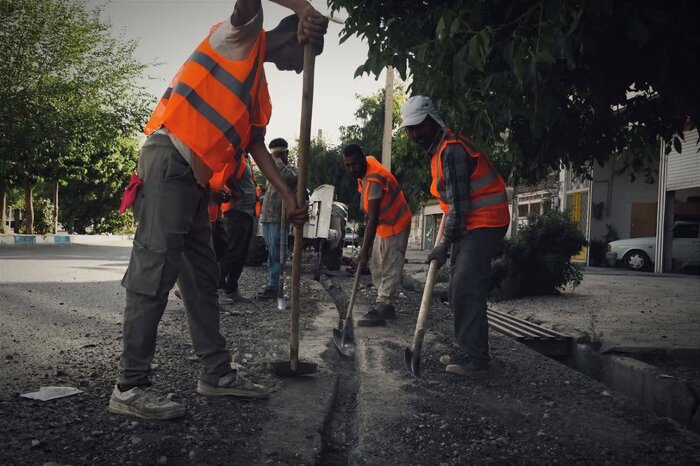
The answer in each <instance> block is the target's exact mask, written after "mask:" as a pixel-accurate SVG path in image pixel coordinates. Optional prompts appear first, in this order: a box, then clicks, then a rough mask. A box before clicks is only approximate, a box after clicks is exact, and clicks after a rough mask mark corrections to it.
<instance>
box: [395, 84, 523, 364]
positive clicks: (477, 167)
mask: <svg viewBox="0 0 700 466" xmlns="http://www.w3.org/2000/svg"><path fill="white" fill-rule="evenodd" d="M401 115H402V118H403V122H402V124H401V128H405V129H406V132H407V133H408V137H409V138H410V139H411V141H413V142H414V143H416V144H418V145H419V146H420V147H422V148H423V149H425V150H426V151H427V152H428V155H429V156H430V157H431V159H430V172H431V174H432V183H431V185H430V193H431V194H432V195H433V196H435V197H436V198H437V199H438V200H439V201H440V208H441V209H442V211H443V212H444V213H445V219H444V221H445V222H446V223H445V233H444V236H443V239H442V241H440V242H439V243H438V244H437V245H436V246H435V248H434V249H433V251H432V252H431V253H430V255H429V256H428V262H430V261H431V260H433V259H435V260H437V261H438V265H440V266H442V265H443V264H444V263H445V262H446V261H447V255H448V252H449V250H450V248H451V249H452V256H451V268H450V286H449V302H450V306H451V307H452V311H453V313H454V327H455V339H456V342H457V343H458V345H459V348H460V352H459V354H457V355H454V356H451V355H445V356H444V357H442V358H441V359H440V360H441V362H442V363H443V364H446V365H447V368H446V370H447V371H448V372H451V373H455V374H460V375H465V376H469V375H479V374H483V373H485V371H486V370H487V369H488V367H489V360H490V357H489V343H488V321H487V319H486V297H487V295H488V291H489V289H488V287H489V278H490V273H491V261H492V259H493V257H494V255H495V254H496V251H497V248H498V246H499V244H500V243H501V240H502V239H503V237H504V235H505V234H506V231H507V230H508V224H509V223H510V214H509V212H508V197H507V195H506V184H505V182H504V181H503V178H501V176H500V175H499V174H498V172H497V171H496V170H495V169H494V168H493V164H492V163H491V161H490V160H489V158H488V156H487V155H486V154H484V153H483V152H482V151H480V150H479V148H477V147H476V145H474V143H473V142H471V141H470V140H469V139H467V138H466V137H464V136H462V135H460V134H456V133H455V132H453V131H452V130H451V129H449V128H448V127H447V126H446V125H445V123H444V122H443V120H442V118H441V117H440V115H439V113H438V111H437V108H436V106H435V104H434V103H433V101H432V100H431V99H430V98H429V97H425V96H414V97H411V98H410V99H408V100H407V101H406V103H405V104H404V105H403V106H402V108H401Z"/></svg>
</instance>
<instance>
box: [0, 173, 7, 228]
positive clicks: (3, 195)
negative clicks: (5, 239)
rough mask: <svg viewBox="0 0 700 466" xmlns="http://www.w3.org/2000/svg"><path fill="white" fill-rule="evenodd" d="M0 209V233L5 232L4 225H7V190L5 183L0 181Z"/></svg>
mask: <svg viewBox="0 0 700 466" xmlns="http://www.w3.org/2000/svg"><path fill="white" fill-rule="evenodd" d="M0 207H1V208H2V213H1V214H0V222H2V223H0V231H2V232H4V231H5V224H6V223H7V215H6V214H7V212H6V209H7V188H5V182H4V181H3V180H0Z"/></svg>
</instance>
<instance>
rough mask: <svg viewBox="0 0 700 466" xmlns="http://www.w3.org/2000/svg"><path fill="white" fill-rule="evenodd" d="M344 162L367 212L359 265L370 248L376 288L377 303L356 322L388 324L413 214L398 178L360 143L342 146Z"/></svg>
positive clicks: (372, 325)
mask: <svg viewBox="0 0 700 466" xmlns="http://www.w3.org/2000/svg"><path fill="white" fill-rule="evenodd" d="M387 156H389V155H387ZM343 163H344V165H345V170H346V171H347V172H348V174H350V175H351V176H352V177H354V178H355V179H357V190H358V191H359V192H360V207H361V208H362V210H363V212H364V213H365V215H366V216H367V226H366V227H365V237H364V240H363V242H362V249H361V250H360V257H359V258H358V267H364V266H365V264H367V261H368V260H369V257H370V250H371V257H372V260H371V263H370V270H371V271H372V282H373V283H374V286H375V287H376V288H377V299H376V302H375V304H374V306H372V308H371V309H370V310H369V312H367V313H366V314H365V315H364V316H362V317H361V318H360V319H359V320H358V321H357V324H358V325H361V326H365V327H376V326H381V325H386V319H395V318H396V311H395V309H394V298H395V297H396V292H397V291H398V288H399V286H400V285H401V277H402V274H403V265H404V262H405V257H406V247H407V245H408V236H409V233H410V231H411V219H412V218H413V216H412V214H411V209H410V208H409V207H408V203H407V202H406V198H405V197H404V194H403V191H402V190H401V186H399V183H398V182H397V181H396V178H394V175H392V174H391V172H390V171H389V170H387V169H386V168H385V167H384V166H383V165H382V164H381V163H380V162H379V161H378V160H377V159H376V158H374V157H373V156H371V155H369V156H365V153H364V151H363V150H362V148H361V147H360V146H358V145H355V144H350V145H349V146H346V147H345V148H344V149H343Z"/></svg>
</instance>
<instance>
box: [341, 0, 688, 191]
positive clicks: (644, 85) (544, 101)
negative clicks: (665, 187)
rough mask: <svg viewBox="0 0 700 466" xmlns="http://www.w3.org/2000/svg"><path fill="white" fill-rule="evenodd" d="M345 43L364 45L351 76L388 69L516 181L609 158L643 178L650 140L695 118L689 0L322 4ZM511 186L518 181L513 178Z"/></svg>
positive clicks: (667, 136)
mask: <svg viewBox="0 0 700 466" xmlns="http://www.w3.org/2000/svg"><path fill="white" fill-rule="evenodd" d="M330 3H331V5H332V6H333V7H334V8H341V7H343V8H345V9H346V10H347V11H348V12H350V16H349V19H348V20H347V21H346V23H345V26H344V29H343V34H344V39H345V38H347V37H349V36H351V35H358V36H360V37H363V38H364V39H366V40H367V42H368V44H369V54H368V58H367V60H366V62H365V63H364V64H363V65H361V66H360V67H359V68H358V70H357V74H358V75H359V74H362V73H365V72H366V73H370V74H374V75H375V76H376V75H378V74H379V73H380V72H381V70H382V69H383V68H384V67H385V66H386V65H392V66H394V67H395V69H396V70H397V71H398V72H399V73H400V74H401V77H402V78H403V79H406V78H408V77H411V78H412V84H411V90H412V91H413V93H421V94H427V95H430V96H432V97H433V98H434V99H435V100H436V101H437V103H438V105H439V106H440V107H441V109H442V111H443V113H444V114H445V116H446V117H447V119H448V121H450V123H451V124H452V126H453V127H455V129H457V130H459V131H463V132H465V134H468V135H470V136H471V137H472V138H473V139H475V141H476V142H477V143H478V144H482V145H483V146H484V147H485V148H486V149H487V150H488V149H492V148H494V147H495V146H496V145H500V146H502V147H501V148H503V147H505V148H507V150H505V151H501V153H502V155H503V156H505V157H507V159H508V160H507V161H508V162H509V164H510V166H511V167H512V169H513V172H514V174H515V175H516V178H520V179H521V180H522V181H525V182H534V181H536V180H537V179H540V178H542V177H543V176H544V175H546V174H547V173H548V172H549V171H551V170H552V169H558V168H559V167H560V165H561V164H571V165H572V166H573V167H574V168H575V169H578V170H579V171H582V172H583V171H585V170H586V168H587V167H588V166H590V164H591V163H592V161H593V160H596V161H598V162H600V163H605V162H606V161H607V160H608V159H609V158H610V157H612V156H615V157H618V158H619V159H620V160H621V162H622V163H621V164H620V165H619V166H620V167H621V168H620V170H622V171H624V170H626V169H628V168H630V169H632V170H633V171H635V172H642V173H644V174H645V175H647V177H653V176H654V170H655V168H656V164H657V161H658V150H657V147H658V143H657V137H658V136H661V137H662V138H663V139H664V140H665V141H666V143H667V150H670V147H671V144H673V145H676V146H678V145H679V143H680V142H679V140H678V139H677V138H674V135H676V134H679V132H680V131H681V130H682V129H683V127H684V125H686V124H687V121H688V118H690V120H692V121H694V122H697V121H700V89H699V88H698V86H697V81H698V77H699V76H698V61H697V60H695V59H692V57H697V56H700V32H699V31H700V29H699V28H698V27H697V18H698V13H699V12H700V4H698V2H695V1H693V0H679V1H677V2H671V3H661V2H656V1H652V0H641V1H633V0H597V1H587V2H569V1H560V0H539V1H535V0H525V1H520V2H511V1H507V0H490V1H486V0H449V1H448V0H431V1H430V2H428V1H425V0H424V1H417V2H416V1H407V0H378V1H374V2H369V3H368V2H364V1H361V0H330ZM514 181H517V180H514Z"/></svg>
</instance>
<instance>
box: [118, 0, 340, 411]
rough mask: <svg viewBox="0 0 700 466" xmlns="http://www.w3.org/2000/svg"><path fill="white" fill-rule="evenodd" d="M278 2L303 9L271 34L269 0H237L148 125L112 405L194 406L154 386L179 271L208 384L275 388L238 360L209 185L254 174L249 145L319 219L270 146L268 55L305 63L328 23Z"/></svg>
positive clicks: (301, 1)
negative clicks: (229, 339) (223, 303)
mask: <svg viewBox="0 0 700 466" xmlns="http://www.w3.org/2000/svg"><path fill="white" fill-rule="evenodd" d="M273 1H274V3H278V4H280V5H282V6H285V7H287V8H289V9H291V10H292V11H293V12H294V13H295V14H294V15H292V16H289V17H287V18H284V19H283V20H282V21H281V22H280V23H279V25H278V26H277V27H275V28H274V29H272V30H270V31H269V32H266V31H264V30H263V29H262V24H263V11H262V6H261V2H260V0H237V1H236V2H235V8H234V10H233V14H232V15H231V16H230V18H227V19H226V20H225V21H224V22H222V23H220V24H218V25H216V26H214V27H213V28H212V29H211V31H210V32H209V35H208V36H207V37H206V38H205V39H204V41H203V42H202V43H201V44H200V45H199V46H198V47H197V49H196V50H195V51H194V53H192V55H190V57H189V58H188V60H187V61H186V62H185V64H184V65H183V66H182V67H181V68H180V70H179V71H178V72H177V74H176V75H175V78H173V80H172V83H171V85H170V87H168V89H167V90H166V92H165V94H164V95H163V97H162V98H161V100H160V102H159V103H158V105H157V106H156V108H155V110H154V112H153V114H152V115H151V118H150V121H149V122H148V124H147V125H146V128H145V132H146V134H147V135H148V136H149V137H148V139H147V140H146V142H145V143H144V145H143V147H142V148H141V154H140V157H139V163H138V168H137V173H138V176H139V177H140V180H142V185H141V186H140V188H139V193H138V195H137V196H136V199H135V202H134V204H133V209H134V214H135V216H136V219H137V220H138V229H137V231H136V234H135V239H134V247H133V250H132V254H131V259H130V261H129V267H128V269H127V272H126V274H125V276H124V279H123V280H122V285H123V286H124V287H125V288H126V307H125V310H124V323H123V351H122V355H121V358H120V360H119V376H118V380H117V385H116V387H115V388H114V391H113V392H112V396H111V398H110V401H109V407H108V409H109V411H110V412H112V413H118V414H126V415H132V416H136V417H140V418H145V419H171V418H176V417H180V416H183V415H184V413H185V406H184V405H183V404H181V403H178V402H177V401H174V400H171V399H170V398H166V397H164V396H162V395H160V394H158V393H157V392H155V391H151V390H150V389H149V388H148V387H149V385H150V379H149V375H150V371H151V360H152V359H153V354H154V352H155V347H156V334H157V330H158V324H159V322H160V319H161V317H162V315H163V311H164V310H165V306H166V304H167V300H168V294H169V292H170V290H171V288H172V287H173V285H174V284H175V281H176V279H177V281H178V286H179V289H180V291H181V293H182V298H183V301H184V305H185V310H186V312H187V317H188V323H189V329H190V335H191V337H192V344H193V348H194V351H195V353H196V354H197V356H198V357H199V360H200V362H201V364H202V369H201V372H200V374H199V381H198V383H197V393H199V394H200V395H204V396H217V395H229V396H240V397H248V398H265V397H267V396H268V392H267V390H266V389H265V388H264V387H262V386H261V385H258V384H254V383H251V382H249V381H248V380H246V379H245V378H244V377H243V376H242V375H241V374H240V373H238V372H237V371H236V370H234V369H232V368H231V355H230V353H229V351H228V350H227V349H226V340H225V339H224V337H223V336H222V335H221V333H220V331H219V325H220V321H219V311H218V309H217V289H216V288H217V280H218V267H217V264H216V260H215V258H214V252H213V250H212V247H211V228H210V225H209V221H208V215H207V205H208V200H209V186H211V188H213V189H215V190H216V189H221V188H222V187H223V186H224V183H225V181H226V180H228V179H229V177H230V176H232V175H233V176H235V177H236V178H240V177H241V176H242V174H243V172H244V170H245V167H246V162H245V157H244V154H245V153H246V152H247V153H250V154H251V155H252V157H253V159H254V160H255V162H256V164H257V166H258V167H259V168H260V170H261V171H262V173H263V174H264V175H265V177H266V178H267V179H268V180H269V181H270V183H272V184H273V185H274V186H276V187H277V189H278V190H279V192H280V195H281V196H282V198H283V200H284V202H285V205H286V210H287V214H288V218H289V222H290V223H291V224H293V225H296V226H302V225H303V224H304V222H305V220H306V218H307V217H308V214H307V210H306V208H305V206H299V205H297V203H296V198H295V195H294V193H293V192H292V191H291V190H290V189H289V188H288V187H287V185H286V183H285V182H284V180H283V179H282V178H281V177H280V175H279V172H278V170H277V167H276V166H275V164H274V161H273V160H272V157H271V156H270V154H269V152H268V151H267V148H266V147H265V143H264V136H265V127H266V126H267V124H268V122H269V119H270V114H271V103H270V96H269V93H268V89H267V81H266V79H265V73H264V69H263V63H264V62H266V61H267V62H272V63H274V64H275V65H276V66H277V68H278V69H280V70H290V71H295V72H297V73H299V72H301V70H302V67H303V55H304V51H303V49H304V43H307V42H310V43H311V44H312V46H313V47H314V48H315V49H316V50H315V51H316V52H317V53H320V51H321V48H322V46H323V36H324V34H325V32H326V29H327V26H328V20H327V19H326V18H325V17H323V16H322V15H321V14H320V13H318V12H317V11H316V10H315V9H314V8H313V7H312V6H311V5H310V4H309V3H308V2H307V1H306V0H273ZM163 24H164V25H165V26H164V27H167V22H166V23H163Z"/></svg>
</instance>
